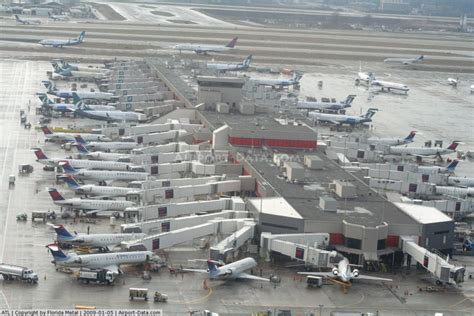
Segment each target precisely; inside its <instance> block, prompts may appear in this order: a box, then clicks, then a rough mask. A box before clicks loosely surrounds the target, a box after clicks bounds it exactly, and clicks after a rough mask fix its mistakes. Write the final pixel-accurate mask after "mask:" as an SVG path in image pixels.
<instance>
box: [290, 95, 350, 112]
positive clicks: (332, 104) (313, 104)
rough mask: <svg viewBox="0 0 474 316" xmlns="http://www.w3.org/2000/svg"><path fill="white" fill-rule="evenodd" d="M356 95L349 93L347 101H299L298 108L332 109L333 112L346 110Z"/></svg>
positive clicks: (322, 110)
mask: <svg viewBox="0 0 474 316" xmlns="http://www.w3.org/2000/svg"><path fill="white" fill-rule="evenodd" d="M355 97H356V96H355V95H353V94H351V95H348V96H347V98H346V100H345V101H340V102H336V100H334V101H329V100H328V101H327V102H323V100H321V102H317V101H298V103H297V104H296V108H297V109H301V110H317V111H321V112H324V111H331V112H338V111H341V110H344V109H345V108H348V107H350V106H351V103H352V101H354V99H355Z"/></svg>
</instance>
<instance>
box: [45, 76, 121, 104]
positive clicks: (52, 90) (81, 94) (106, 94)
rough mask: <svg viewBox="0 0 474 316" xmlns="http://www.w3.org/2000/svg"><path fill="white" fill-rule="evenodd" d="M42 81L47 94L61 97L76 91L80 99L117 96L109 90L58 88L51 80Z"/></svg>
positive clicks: (99, 98)
mask: <svg viewBox="0 0 474 316" xmlns="http://www.w3.org/2000/svg"><path fill="white" fill-rule="evenodd" d="M42 83H43V85H44V86H45V87H46V88H47V89H48V93H49V94H52V95H55V96H57V97H59V98H63V99H69V98H72V94H73V93H76V94H77V95H78V96H79V98H81V99H94V100H111V99H113V98H118V97H116V96H114V94H113V93H110V92H100V91H94V92H92V91H71V90H58V89H56V87H55V86H54V83H52V82H51V81H48V80H43V81H42Z"/></svg>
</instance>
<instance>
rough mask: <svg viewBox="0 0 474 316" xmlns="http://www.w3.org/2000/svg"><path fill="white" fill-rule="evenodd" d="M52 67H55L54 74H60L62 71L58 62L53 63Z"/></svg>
mask: <svg viewBox="0 0 474 316" xmlns="http://www.w3.org/2000/svg"><path fill="white" fill-rule="evenodd" d="M51 65H53V68H54V72H56V73H60V72H61V71H62V69H61V67H60V66H59V65H58V64H57V63H56V62H53V63H51Z"/></svg>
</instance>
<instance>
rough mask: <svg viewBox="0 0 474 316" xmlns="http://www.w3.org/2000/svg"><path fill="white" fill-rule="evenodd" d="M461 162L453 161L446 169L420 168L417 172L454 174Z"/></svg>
mask: <svg viewBox="0 0 474 316" xmlns="http://www.w3.org/2000/svg"><path fill="white" fill-rule="evenodd" d="M458 163H459V160H457V159H454V160H453V161H451V162H449V163H448V165H447V166H446V167H440V166H418V169H417V171H416V172H419V173H421V172H422V173H447V174H453V173H454V170H455V169H456V166H457V165H458Z"/></svg>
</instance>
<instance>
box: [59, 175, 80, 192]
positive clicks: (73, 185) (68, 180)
mask: <svg viewBox="0 0 474 316" xmlns="http://www.w3.org/2000/svg"><path fill="white" fill-rule="evenodd" d="M61 179H63V180H64V182H66V184H67V186H68V187H69V188H71V189H72V190H77V189H78V188H79V187H80V185H79V183H78V182H77V181H76V179H74V177H73V176H72V175H70V174H68V175H66V176H64V177H61Z"/></svg>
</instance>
